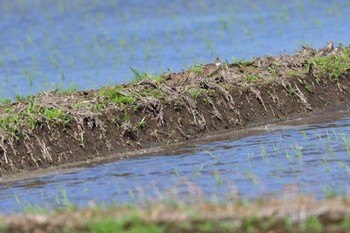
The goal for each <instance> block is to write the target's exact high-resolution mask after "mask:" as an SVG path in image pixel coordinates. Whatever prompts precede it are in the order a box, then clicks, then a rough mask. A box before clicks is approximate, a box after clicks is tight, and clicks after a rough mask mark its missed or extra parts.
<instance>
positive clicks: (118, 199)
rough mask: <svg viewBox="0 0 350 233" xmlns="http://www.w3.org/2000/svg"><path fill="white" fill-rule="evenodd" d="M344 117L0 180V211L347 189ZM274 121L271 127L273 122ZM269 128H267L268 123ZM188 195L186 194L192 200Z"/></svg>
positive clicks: (349, 144) (348, 147)
mask: <svg viewBox="0 0 350 233" xmlns="http://www.w3.org/2000/svg"><path fill="white" fill-rule="evenodd" d="M349 126H350V117H346V118H343V119H341V120H338V121H335V122H329V123H322V124H310V125H303V126H277V127H271V131H270V132H266V133H263V134H258V135H252V136H247V137H243V138H241V139H239V140H227V141H218V142H212V143H207V144H200V145H197V146H193V147H190V148H183V149H177V150H176V153H175V155H171V156H169V155H163V156H162V155H161V156H155V157H146V158H137V159H128V160H120V161H115V162H111V163H107V164H101V165H98V166H95V167H90V168H85V169H77V170H76V171H73V172H69V173H66V174H63V173H56V174H53V175H48V176H44V177H39V178H32V179H28V180H22V181H18V182H14V183H8V184H7V185H6V184H1V185H0V203H1V204H0V206H1V211H2V212H4V213H10V212H15V211H21V210H23V209H28V208H29V209H30V208H33V206H34V207H35V206H40V207H45V208H49V209H50V208H52V207H54V206H62V205H63V204H64V203H65V201H66V202H67V201H69V202H71V203H72V204H74V205H78V206H87V205H89V204H91V203H104V204H110V203H113V204H117V205H120V204H127V203H142V201H145V200H147V199H153V200H159V199H164V198H169V197H170V199H174V200H184V201H198V200H216V199H217V200H219V201H220V200H221V201H222V200H224V199H225V198H228V197H229V196H228V195H232V196H237V197H239V198H253V199H254V198H260V197H271V196H275V197H277V198H284V197H286V198H287V197H290V196H293V195H298V194H307V195H314V196H315V197H317V198H326V197H328V196H332V195H349V194H350V183H349V180H350V127H349ZM272 129H273V130H272ZM268 131H269V130H268ZM191 199H192V200H191Z"/></svg>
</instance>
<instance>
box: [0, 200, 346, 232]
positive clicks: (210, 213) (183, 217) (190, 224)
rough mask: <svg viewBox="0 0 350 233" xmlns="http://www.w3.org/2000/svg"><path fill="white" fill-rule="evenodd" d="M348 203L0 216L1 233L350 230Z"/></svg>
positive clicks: (302, 202)
mask: <svg viewBox="0 0 350 233" xmlns="http://www.w3.org/2000/svg"><path fill="white" fill-rule="evenodd" d="M349 207H350V201H349V199H330V200H323V201H315V200H314V199H310V198H305V197H298V198H295V199H291V200H265V201H257V202H253V203H240V202H236V203H235V204H225V205H218V204H210V203H206V204H205V203H201V204H196V205H189V206H186V207H184V206H183V205H181V204H180V205H178V206H177V205H169V204H168V205H167V204H154V205H151V206H149V207H147V208H145V209H135V208H131V207H119V208H109V209H101V208H100V209H94V208H89V209H76V210H74V211H73V210H72V209H70V210H64V209H63V210H59V211H55V212H53V213H48V214H27V215H11V216H0V229H1V232H4V233H5V232H8V233H12V232H16V233H20V232H27V233H29V232H46V233H50V232H139V231H140V229H142V232H213V233H214V232H236V233H237V232H281V233H283V232H288V233H292V232H327V233H329V232H334V233H335V232H337V233H340V232H344V233H345V232H349V223H350V210H349Z"/></svg>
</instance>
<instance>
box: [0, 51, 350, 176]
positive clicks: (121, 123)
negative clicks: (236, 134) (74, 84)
mask: <svg viewBox="0 0 350 233" xmlns="http://www.w3.org/2000/svg"><path fill="white" fill-rule="evenodd" d="M349 54H350V49H349V47H342V46H341V47H334V46H333V44H328V45H327V46H326V47H325V48H323V49H320V50H315V49H311V48H306V47H303V48H302V49H301V50H300V51H299V52H298V53H297V54H295V55H281V56H276V57H272V56H265V57H258V58H253V59H252V60H251V61H247V62H246V61H243V60H242V61H236V62H235V63H232V64H229V63H226V62H224V63H222V64H221V65H220V66H216V65H214V64H207V65H195V66H193V67H191V68H189V69H187V70H185V71H183V72H179V73H171V74H164V75H161V76H157V77H154V76H152V75H150V74H144V73H140V72H138V71H136V70H134V71H135V72H134V73H135V76H136V79H135V81H134V82H132V83H130V84H123V85H116V86H110V87H104V88H101V89H99V90H90V91H65V92H63V93H62V91H61V92H60V91H58V90H54V91H49V92H44V93H40V94H38V95H37V96H29V97H27V98H25V99H22V100H20V101H17V102H14V103H5V104H1V105H0V139H1V140H0V174H1V175H4V174H10V173H15V172H19V171H23V170H33V169H39V168H45V167H49V166H54V165H59V164H64V163H69V162H74V161H84V160H88V159H91V158H95V157H100V156H108V155H110V154H115V153H118V152H121V151H130V150H138V149H142V148H147V147H150V146H152V145H161V144H169V143H174V142H181V141H186V140H192V139H194V138H200V137H202V136H203V135H205V134H210V133H213V132H220V131H222V130H227V129H232V130H236V129H242V128H244V127H247V126H252V125H263V124H266V123H271V122H276V121H282V120H287V119H290V118H294V117H297V116H298V117H301V116H309V115H312V114H314V113H316V112H321V111H325V110H331V109H334V108H339V107H340V106H343V107H344V108H348V104H349V101H348V99H349V97H350V89H349V88H350V82H349V79H350V55H349Z"/></svg>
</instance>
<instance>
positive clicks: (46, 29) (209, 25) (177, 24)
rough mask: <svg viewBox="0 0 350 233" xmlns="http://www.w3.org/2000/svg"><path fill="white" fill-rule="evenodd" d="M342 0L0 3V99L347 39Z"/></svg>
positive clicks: (345, 4)
mask: <svg viewBox="0 0 350 233" xmlns="http://www.w3.org/2000/svg"><path fill="white" fill-rule="evenodd" d="M349 6H350V5H349V1H346V0H341V1H325V0H322V1H313V0H309V1H299V0H296V1H283V2H282V3H281V2H280V1H259V2H257V1H252V0H251V1H223V0H220V1H212V0H196V1H186V0H178V1H172V2H171V3H169V2H166V1H160V0H149V1H139V0H134V1H127V2H125V1H115V0H106V1H99V0H97V1H92V0H91V1H90V0H87V1H81V0H79V1H69V0H62V1H53V0H50V1H41V0H34V1H25V0H15V1H1V2H0V30H1V34H0V81H1V82H0V84H1V85H0V98H8V97H10V98H16V97H17V98H19V97H20V96H26V95H28V94H35V93H37V92H38V91H43V90H49V89H53V88H63V89H67V88H78V89H91V88H97V87H100V86H104V85H107V84H115V83H126V82H129V81H130V80H131V79H132V76H133V73H132V72H131V70H130V68H129V66H132V67H134V68H136V69H138V70H140V71H142V72H151V73H153V74H161V73H163V72H167V71H168V70H172V71H180V70H182V69H185V68H187V67H189V66H193V65H194V64H195V63H204V62H214V59H215V57H217V56H218V57H220V58H221V60H222V61H224V60H225V59H226V60H228V61H229V62H232V61H233V60H234V59H243V58H245V59H250V58H251V57H252V56H263V55H266V54H271V55H279V54H281V53H283V52H286V53H294V52H296V50H298V49H300V48H301V46H302V45H308V46H311V47H314V48H321V47H323V46H324V45H325V44H326V42H327V41H329V40H333V41H334V43H335V44H336V45H337V44H338V43H344V44H346V43H348V35H349V34H350V27H348V25H347V22H349V17H350V16H349V15H350V7H349Z"/></svg>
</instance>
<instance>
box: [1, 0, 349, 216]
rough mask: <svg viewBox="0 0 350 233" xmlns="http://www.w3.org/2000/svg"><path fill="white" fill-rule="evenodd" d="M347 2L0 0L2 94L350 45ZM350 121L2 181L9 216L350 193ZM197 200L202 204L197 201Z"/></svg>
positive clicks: (79, 86)
mask: <svg viewBox="0 0 350 233" xmlns="http://www.w3.org/2000/svg"><path fill="white" fill-rule="evenodd" d="M349 6H350V5H349V2H348V1H346V0H343V1H325V0H322V1H312V0H310V1H294V2H291V1H283V4H281V2H280V1H261V2H259V3H257V2H256V1H209V0H208V1H206V0H198V1H182V0H179V1H173V2H172V3H168V2H166V1H157V0H149V1H138V0H135V1H68V0H67V1H66V0H62V1H40V0H36V1H24V0H16V1H1V2H0V31H1V33H0V98H2V99H3V98H11V99H14V98H20V97H21V96H26V95H29V94H35V93H37V92H39V91H43V90H49V89H52V88H61V89H67V88H77V89H90V88H97V87H100V86H104V85H108V84H115V83H126V82H129V81H130V80H131V79H132V72H131V71H130V68H129V66H132V67H134V68H136V69H138V70H140V71H142V72H152V73H155V74H160V73H163V72H166V71H167V70H172V71H179V70H181V69H185V68H186V67H189V66H192V65H193V64H195V63H197V62H198V63H204V62H211V61H213V59H214V58H215V57H216V56H218V57H220V58H221V59H222V60H225V59H227V60H228V61H230V62H232V61H233V60H235V59H242V58H246V59H249V58H251V57H252V56H261V55H265V54H271V55H278V54H280V53H283V52H287V53H294V52H295V51H296V50H297V49H299V48H300V47H301V45H309V46H311V47H316V48H319V47H322V46H324V45H325V43H326V41H329V40H333V41H334V42H335V44H337V43H340V42H342V43H348V42H349V41H348V39H349V37H348V35H349V34H350V27H348V24H347V22H349V17H350V7H349ZM349 125H350V118H349V117H345V118H343V119H340V120H337V121H333V122H329V123H322V124H310V125H303V126H297V127H295V126H293V127H281V128H279V129H274V130H271V131H269V130H267V131H266V132H265V133H263V134H258V135H252V136H247V137H244V138H241V139H239V140H227V141H219V142H212V143H208V144H199V145H197V146H193V147H189V148H184V149H178V150H177V151H176V152H173V153H172V155H171V156H170V155H166V154H164V155H163V156H155V157H146V158H135V159H128V160H120V161H115V162H111V163H106V164H101V165H98V166H94V167H89V168H85V169H81V168H80V169H76V170H75V171H72V172H69V173H60V172H57V173H55V174H52V175H48V176H44V177H38V178H31V179H27V180H22V181H18V182H10V183H6V182H3V183H1V185H0V211H1V212H3V213H12V212H17V211H22V210H24V209H31V208H35V207H36V206H40V207H45V208H49V209H50V208H53V207H56V206H62V205H65V204H67V203H68V202H69V203H72V204H74V205H78V206H87V205H89V204H91V203H105V204H109V203H114V204H117V205H119V204H125V203H139V202H140V201H142V200H143V201H144V200H146V199H147V198H151V199H155V200H157V199H162V198H167V197H172V198H173V199H178V198H185V199H186V198H189V199H191V198H192V199H195V200H203V199H205V200H216V199H217V200H224V199H225V198H228V199H230V198H232V197H228V196H227V195H228V194H230V195H231V194H234V195H233V196H238V197H240V198H259V197H270V196H276V197H284V196H288V195H293V193H298V194H300V193H301V194H308V195H315V196H316V197H318V198H326V197H328V196H334V195H349V193H350V191H349V190H350V184H349V180H350V179H349V178H350V168H349V167H350V128H349ZM195 200H194V201H195Z"/></svg>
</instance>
